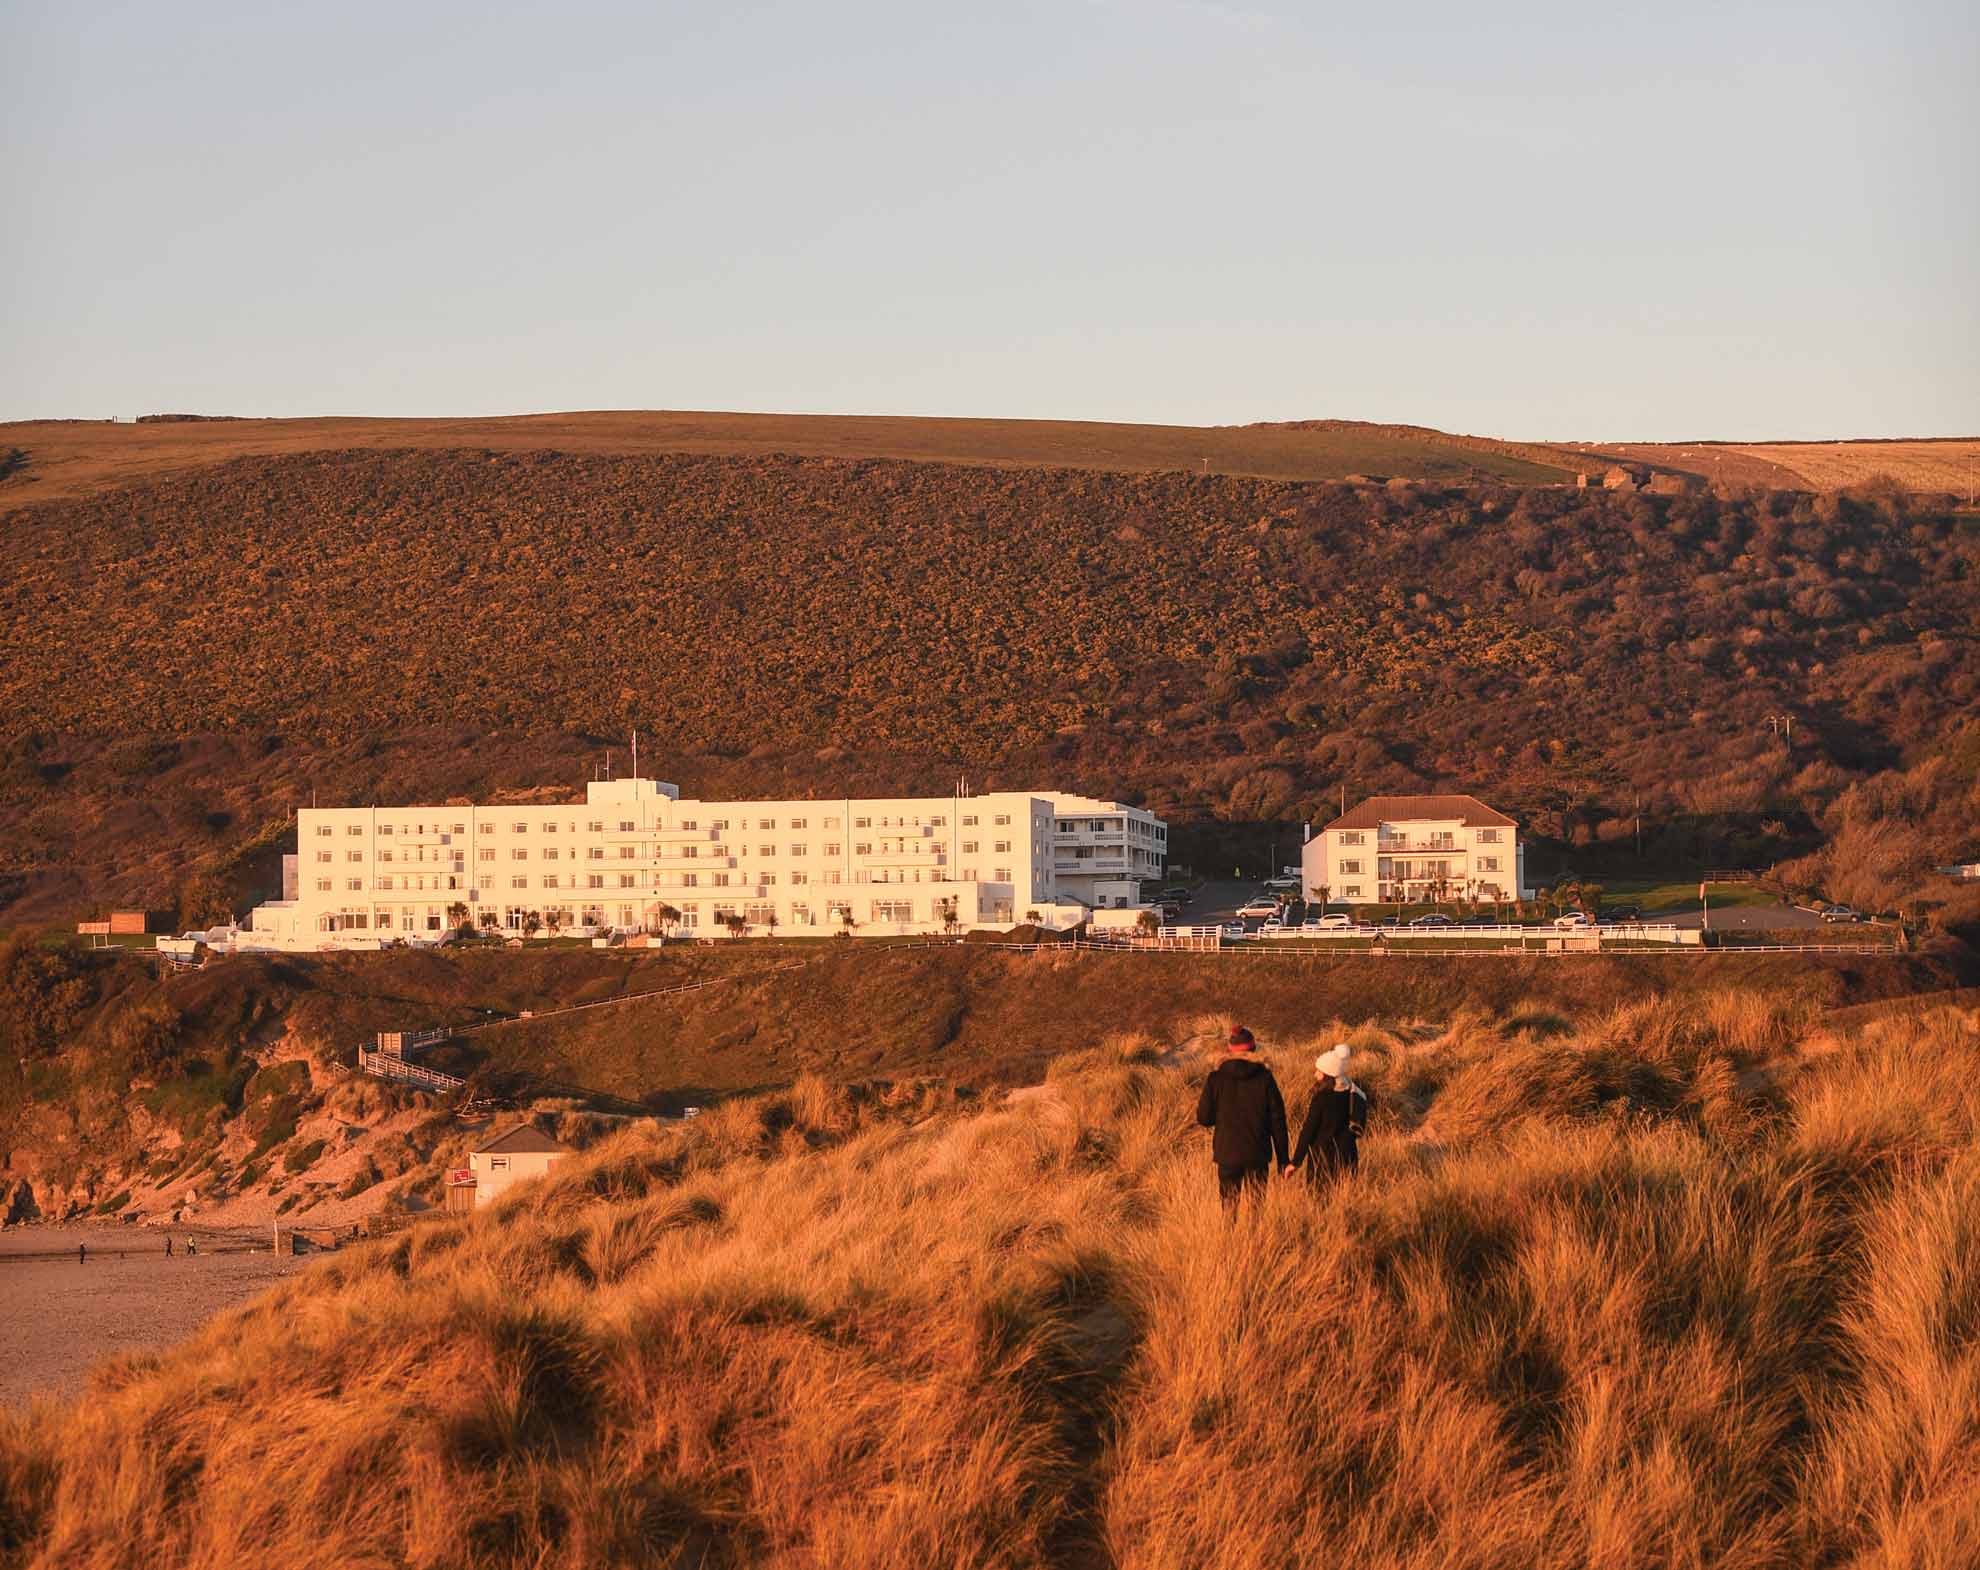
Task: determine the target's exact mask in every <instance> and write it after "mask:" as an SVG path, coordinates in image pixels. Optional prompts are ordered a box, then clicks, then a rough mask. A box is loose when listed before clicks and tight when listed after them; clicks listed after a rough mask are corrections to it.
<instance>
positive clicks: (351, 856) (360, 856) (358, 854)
mask: <svg viewBox="0 0 1980 1570" xmlns="http://www.w3.org/2000/svg"><path fill="white" fill-rule="evenodd" d="M344 860H346V861H363V860H364V852H363V851H361V850H353V851H348V852H346V853H345V856H344Z"/></svg>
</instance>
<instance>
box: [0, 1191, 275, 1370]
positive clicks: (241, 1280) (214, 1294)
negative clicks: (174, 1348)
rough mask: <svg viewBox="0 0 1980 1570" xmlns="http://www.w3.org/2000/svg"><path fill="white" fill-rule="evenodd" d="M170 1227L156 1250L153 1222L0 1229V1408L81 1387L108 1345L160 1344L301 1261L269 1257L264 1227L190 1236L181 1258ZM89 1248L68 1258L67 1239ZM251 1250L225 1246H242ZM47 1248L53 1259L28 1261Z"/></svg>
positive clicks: (71, 1247)
mask: <svg viewBox="0 0 1980 1570" xmlns="http://www.w3.org/2000/svg"><path fill="white" fill-rule="evenodd" d="M185 1236H186V1234H185V1232H184V1231H183V1230H182V1229H177V1228H175V1229H173V1231H172V1245H173V1257H172V1258H170V1259H167V1258H166V1257H165V1233H164V1229H162V1228H154V1227H144V1228H142V1229H140V1228H136V1227H120V1226H46V1227H44V1226H33V1227H11V1228H9V1229H7V1230H6V1231H4V1232H0V1406H20V1405H24V1404H26V1402H27V1400H28V1398H29V1397H30V1396H33V1395H49V1396H57V1397H68V1396H75V1395H79V1394H81V1392H82V1391H83V1389H84V1387H85V1385H86V1383H87V1380H88V1375H89V1370H90V1368H91V1367H92V1366H93V1365H94V1364H95V1363H96V1361H97V1360H98V1359H99V1358H102V1357H104V1356H106V1355H107V1354H109V1353H111V1352H118V1351H126V1350H131V1349H136V1348H148V1347H164V1346H169V1345H171V1344H172V1343H173V1342H176V1341H180V1340H183V1339H184V1338H185V1337H186V1336H188V1335H190V1334H191V1333H192V1332H193V1331H194V1330H196V1329H198V1328H199V1326H200V1325H201V1324H203V1323H204V1322H205V1321H206V1320H207V1319H208V1318H209V1317H210V1316H212V1315H213V1314H215V1313H217V1312H219V1311H220V1310H221V1309H223V1308H227V1307H229V1306H231V1305H232V1304H235V1303H239V1302H242V1301H244V1300H246V1299H247V1298H250V1297H252V1296H254V1294H255V1293H257V1292H259V1291H261V1290H263V1289H264V1288H266V1287H268V1286H270V1285H272V1284H273V1283H274V1282H276V1281H279V1280H281V1279H282V1278H283V1277H284V1276H287V1275H290V1274H292V1273H293V1272H295V1271H297V1270H301V1269H303V1268H305V1267H306V1266H307V1265H308V1263H309V1261H308V1260H307V1259H306V1258H305V1259H295V1258H292V1257H288V1256H281V1257H278V1256H277V1255H276V1254H275V1253H274V1252H273V1250H272V1249H271V1248H270V1246H269V1238H268V1236H267V1235H266V1234H260V1235H256V1234H235V1235H226V1234H221V1235H207V1234H204V1233H202V1234H199V1247H200V1253H199V1255H198V1256H197V1257H196V1258H190V1259H189V1258H187V1257H186V1256H185V1253H184V1246H185ZM78 1243H82V1244H85V1245H87V1247H88V1249H89V1259H88V1262H87V1263H85V1264H78V1263H77V1262H76V1245H77V1244H78ZM246 1243H253V1244H255V1245H257V1247H258V1250H259V1251H258V1252H255V1253H229V1252H226V1251H225V1250H227V1249H229V1248H239V1247H241V1246H242V1245H243V1244H246ZM51 1251H54V1252H56V1253H57V1257H56V1258H53V1259H43V1258H36V1257H33V1256H37V1255H42V1254H46V1253H49V1252H51Z"/></svg>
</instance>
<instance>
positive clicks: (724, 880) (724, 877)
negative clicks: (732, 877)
mask: <svg viewBox="0 0 1980 1570" xmlns="http://www.w3.org/2000/svg"><path fill="white" fill-rule="evenodd" d="M713 882H714V884H715V887H716V888H718V889H725V888H727V887H728V886H729V875H728V873H726V872H718V873H716V874H715V876H714V879H713Z"/></svg>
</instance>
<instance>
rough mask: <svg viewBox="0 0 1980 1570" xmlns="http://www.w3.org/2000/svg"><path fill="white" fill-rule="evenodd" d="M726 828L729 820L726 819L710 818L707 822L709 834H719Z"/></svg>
mask: <svg viewBox="0 0 1980 1570" xmlns="http://www.w3.org/2000/svg"><path fill="white" fill-rule="evenodd" d="M728 826H729V820H728V819H727V818H710V819H709V820H708V828H709V832H710V833H714V834H719V833H721V832H722V830H724V829H726V828H727V827H728Z"/></svg>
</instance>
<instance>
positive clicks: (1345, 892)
mask: <svg viewBox="0 0 1980 1570" xmlns="http://www.w3.org/2000/svg"><path fill="white" fill-rule="evenodd" d="M1341 898H1342V899H1360V898H1361V885H1360V884H1359V883H1351V884H1349V885H1348V886H1347V887H1346V888H1344V889H1342V890H1341Z"/></svg>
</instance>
